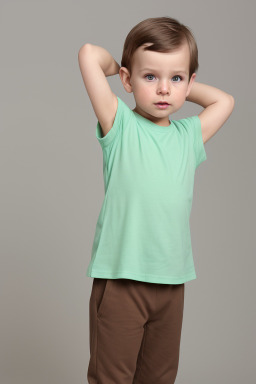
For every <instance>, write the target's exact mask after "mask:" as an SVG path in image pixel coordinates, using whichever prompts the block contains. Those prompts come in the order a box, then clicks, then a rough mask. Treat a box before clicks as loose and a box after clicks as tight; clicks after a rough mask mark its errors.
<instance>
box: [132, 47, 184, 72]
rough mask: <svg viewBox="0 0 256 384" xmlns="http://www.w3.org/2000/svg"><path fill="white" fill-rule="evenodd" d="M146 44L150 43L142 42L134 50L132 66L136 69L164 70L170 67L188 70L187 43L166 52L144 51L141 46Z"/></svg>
mask: <svg viewBox="0 0 256 384" xmlns="http://www.w3.org/2000/svg"><path fill="white" fill-rule="evenodd" d="M148 45H151V44H144V45H143V46H141V47H139V48H138V49H137V50H136V51H135V52H134V56H133V67H134V69H135V70H136V71H141V70H143V69H144V68H150V69H156V70H163V71H164V70H166V68H171V69H174V70H180V71H181V70H183V71H186V72H188V70H189V61H190V52H189V47H188V44H183V45H182V46H180V47H179V48H177V49H175V50H174V51H172V52H168V53H163V52H154V51H144V49H143V48H144V47H145V46H148Z"/></svg>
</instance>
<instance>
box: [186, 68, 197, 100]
mask: <svg viewBox="0 0 256 384" xmlns="http://www.w3.org/2000/svg"><path fill="white" fill-rule="evenodd" d="M195 78H196V73H193V74H192V76H191V78H190V81H189V84H188V89H187V93H186V97H188V95H189V94H190V91H191V88H192V85H193V83H194V81H195Z"/></svg>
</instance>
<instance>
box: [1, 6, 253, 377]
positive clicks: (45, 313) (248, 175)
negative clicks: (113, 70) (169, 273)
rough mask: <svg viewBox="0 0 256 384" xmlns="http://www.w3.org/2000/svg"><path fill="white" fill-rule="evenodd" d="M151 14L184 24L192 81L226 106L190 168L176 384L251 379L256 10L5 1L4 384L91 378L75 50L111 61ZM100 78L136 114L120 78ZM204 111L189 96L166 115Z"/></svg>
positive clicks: (85, 173)
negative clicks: (201, 158) (190, 259)
mask: <svg viewBox="0 0 256 384" xmlns="http://www.w3.org/2000/svg"><path fill="white" fill-rule="evenodd" d="M158 16H170V17H174V18H177V19H178V20H180V21H181V22H182V23H184V24H185V25H188V26H189V27H190V28H191V29H192V31H193V33H194V35H195V38H196V40H197V43H198V48H199V65H200V67H199V71H198V74H197V78H196V80H197V81H199V82H203V83H207V84H209V85H212V86H215V87H217V88H220V89H222V90H224V91H226V92H228V93H230V94H231V95H233V96H234V98H235V108H234V111H233V113H232V115H231V117H230V118H229V120H228V121H227V122H226V123H225V124H224V126H223V127H222V128H221V129H220V130H219V131H218V132H217V134H216V135H215V136H214V137H212V138H211V139H210V140H209V141H208V142H207V143H206V144H205V149H206V153H207V157H208V158H207V161H206V162H204V163H203V164H201V166H200V167H199V168H198V170H197V172H196V177H195V187H194V201H193V207H192V212H191V235H192V246H193V252H194V261H195V268H196V273H197V279H196V280H193V281H191V282H188V283H186V288H185V308H184V320H183V331H182V341H181V354H180V365H179V372H178V376H177V380H176V382H177V384H205V383H207V384H216V383H220V384H221V383H223V384H229V383H230V384H241V383H246V384H251V383H254V382H255V373H254V368H255V352H256V351H255V320H256V319H255V298H254V293H255V283H254V279H255V267H256V262H255V245H254V244H255V213H256V212H255V195H256V194H255V192H256V191H255V165H256V164H255V155H254V152H253V150H254V149H255V138H256V135H255V124H254V120H253V116H254V113H255V106H254V103H255V92H254V91H255V85H256V84H255V41H254V40H255V39H254V38H255V27H254V25H255V7H254V6H253V3H252V2H249V1H243V2H239V3H238V2H234V1H220V0H217V1H205V0H204V1H199V0H194V1H193V2H192V1H189V0H186V1H185V0H180V1H164V0H163V1H161V2H159V1H151V2H149V1H141V2H140V3H139V2H138V1H130V2H120V1H106V2H86V1H82V0H80V1H66V0H65V1H64V0H62V1H57V0H51V1H49V0H47V1H46V0H44V1H35V0H33V1H32V0H31V1H20V0H19V1H18V0H16V1H14V0H8V1H7V0H4V1H3V0H1V9H0V17H1V19H0V39H1V60H0V65H1V114H0V116H1V138H0V146H1V150H0V156H1V159H0V167H1V177H0V183H1V184H0V190H1V200H0V209H1V211H0V217H1V222H0V223H1V228H0V236H1V238H0V246H1V266H0V295H1V302H0V308H1V311H0V313H1V317H0V327H1V330H0V332H1V333H0V383H1V384H71V383H72V384H83V383H87V379H86V375H87V367H88V362H89V298H90V293H91V286H92V281H93V280H92V278H89V277H86V275H85V273H86V269H87V266H88V264H89V260H90V257H91V256H90V253H91V246H92V242H93V237H94V231H95V226H96V221H97V218H98V214H99V211H100V208H101V204H102V201H103V197H104V187H103V169H102V151H101V147H100V145H99V143H98V142H97V139H96V137H95V129H96V122H97V120H96V117H95V114H94V111H93V109H92V106H91V104H90V100H89V97H88V95H87V93H86V90H85V87H84V85H83V82H82V77H81V73H80V70H79V66H78V58H77V55H78V50H79V48H80V47H81V46H82V45H83V44H84V43H86V42H90V43H92V44H96V45H101V46H103V47H105V48H106V49H107V50H108V51H109V52H110V53H111V54H112V55H113V57H114V58H115V59H116V61H118V63H119V64H120V60H121V53H122V48H123V43H124V39H125V37H126V35H127V34H128V32H129V31H130V29H131V28H132V27H133V26H134V25H135V24H137V23H138V22H139V21H141V20H143V19H146V18H148V17H158ZM108 79H109V82H110V85H111V87H112V89H113V91H114V92H115V93H116V94H117V95H119V96H120V97H121V98H122V99H123V100H124V101H125V102H126V103H127V104H128V105H129V106H130V107H131V108H134V106H135V104H134V99H133V95H132V94H127V93H126V92H125V90H124V88H123V86H122V84H121V80H120V78H119V76H118V75H117V76H113V77H111V78H108ZM201 110H202V108H201V107H200V106H198V105H196V104H193V103H190V102H186V103H185V104H184V106H183V107H182V108H181V110H180V111H178V112H177V113H176V114H175V115H172V117H173V118H174V119H178V118H182V117H187V116H189V115H193V114H197V113H199V112H200V111H201ZM156 384H157V383H156Z"/></svg>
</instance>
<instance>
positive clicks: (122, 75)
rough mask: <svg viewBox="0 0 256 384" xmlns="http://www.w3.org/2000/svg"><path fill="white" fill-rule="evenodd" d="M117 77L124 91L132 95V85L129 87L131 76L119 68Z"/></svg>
mask: <svg viewBox="0 0 256 384" xmlns="http://www.w3.org/2000/svg"><path fill="white" fill-rule="evenodd" d="M119 76H120V79H121V81H122V84H123V86H124V89H125V90H126V92H128V93H132V85H131V80H130V79H131V76H130V73H129V71H128V69H127V68H126V67H120V68H119Z"/></svg>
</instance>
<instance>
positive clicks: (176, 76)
mask: <svg viewBox="0 0 256 384" xmlns="http://www.w3.org/2000/svg"><path fill="white" fill-rule="evenodd" d="M148 76H152V77H155V76H154V75H152V74H151V73H149V74H147V75H145V76H144V77H145V78H147V77H148ZM178 77H179V78H180V81H181V80H182V77H181V76H179V75H175V76H173V79H175V78H178ZM174 82H175V83H179V81H174Z"/></svg>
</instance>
